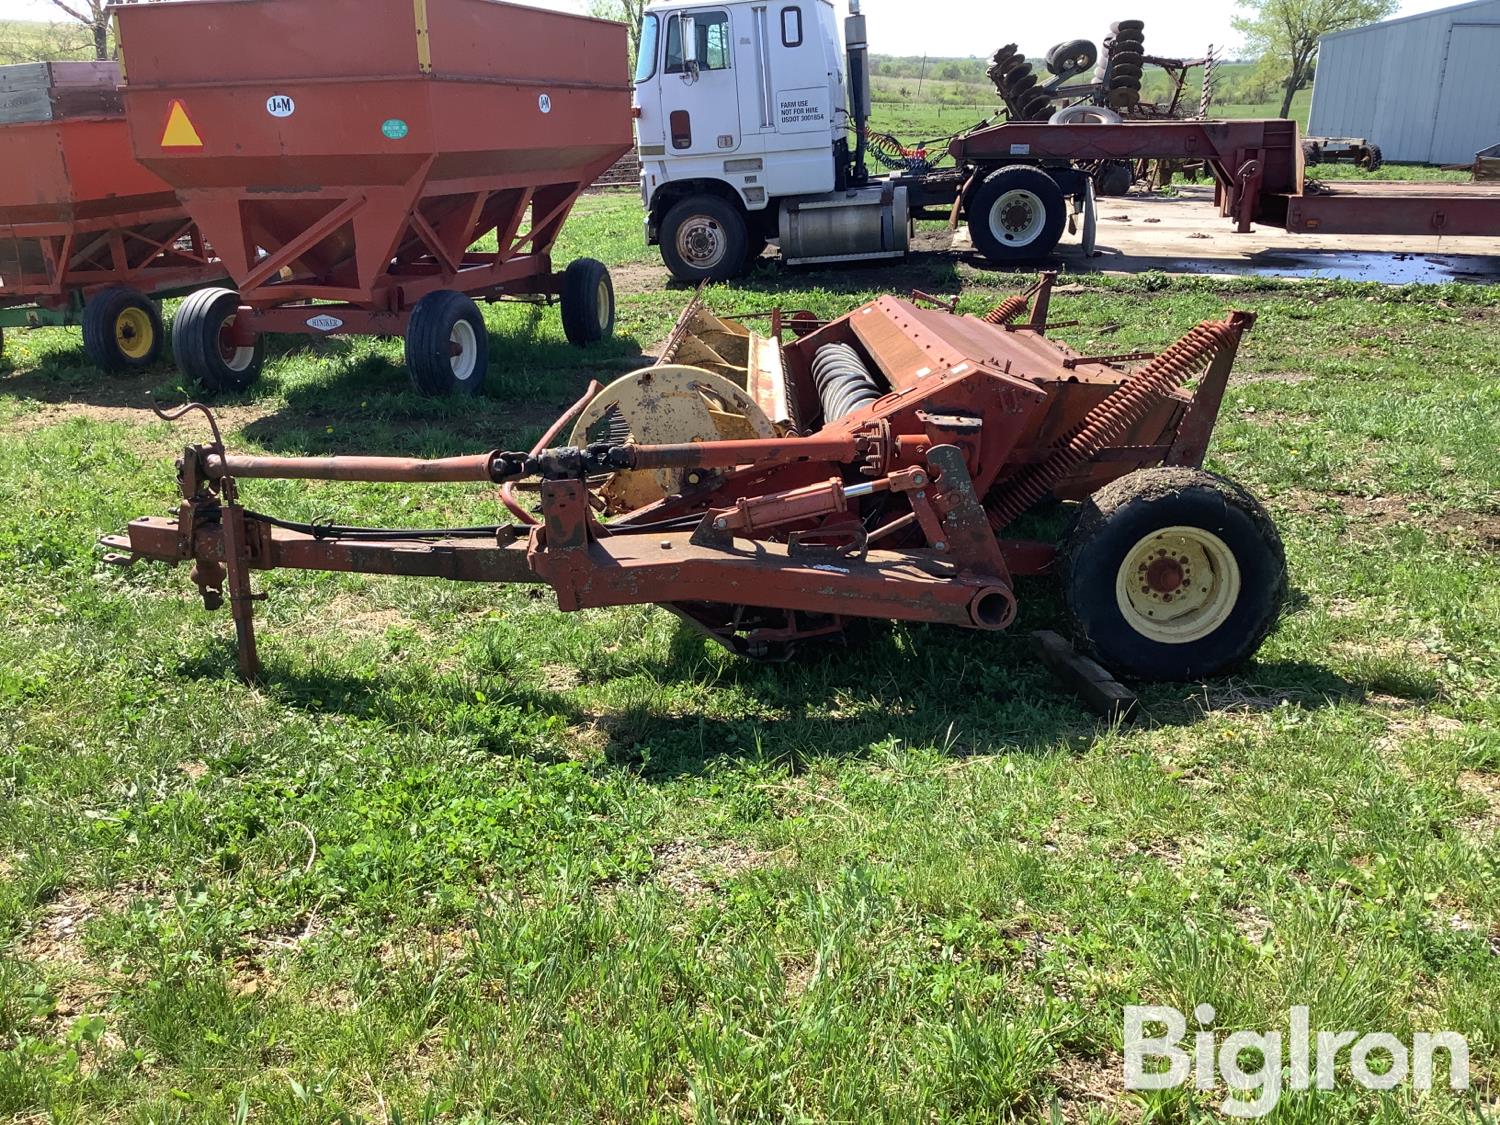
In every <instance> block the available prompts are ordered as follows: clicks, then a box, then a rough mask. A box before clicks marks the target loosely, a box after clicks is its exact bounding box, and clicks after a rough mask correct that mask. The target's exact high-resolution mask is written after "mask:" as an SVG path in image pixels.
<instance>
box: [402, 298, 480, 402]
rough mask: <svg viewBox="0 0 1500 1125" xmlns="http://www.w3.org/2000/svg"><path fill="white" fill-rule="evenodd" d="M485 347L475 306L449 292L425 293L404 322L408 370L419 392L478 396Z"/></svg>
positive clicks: (478, 313) (476, 306)
mask: <svg viewBox="0 0 1500 1125" xmlns="http://www.w3.org/2000/svg"><path fill="white" fill-rule="evenodd" d="M489 347H490V337H489V332H488V331H487V330H486V328H485V326H484V317H483V316H482V315H481V314H480V312H479V306H478V305H476V304H475V303H474V302H473V301H472V300H470V299H469V298H468V297H466V296H464V295H463V294H462V293H457V292H454V291H453V290H451V289H439V290H437V291H436V292H434V293H429V294H427V295H426V296H425V297H423V298H422V299H421V300H420V301H418V302H417V303H416V305H415V306H414V307H413V308H412V310H411V318H410V319H409V320H408V321H407V322H406V372H407V374H408V375H410V376H411V383H412V386H413V387H414V388H415V389H416V391H417V393H418V394H424V395H477V394H478V393H479V392H480V390H481V389H482V388H483V387H484V376H485V371H486V369H487V368H488V367H489Z"/></svg>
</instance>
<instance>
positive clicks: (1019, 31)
mask: <svg viewBox="0 0 1500 1125" xmlns="http://www.w3.org/2000/svg"><path fill="white" fill-rule="evenodd" d="M532 2H534V3H536V4H537V6H539V7H544V8H561V9H564V10H571V11H582V10H583V9H584V8H585V7H586V0H532ZM834 2H835V7H836V8H837V10H838V12H839V14H840V15H843V14H844V11H845V9H846V6H847V0H834ZM1452 3H1453V0H1402V3H1401V7H1400V11H1399V13H1398V14H1399V15H1403V16H1407V15H1414V14H1416V13H1418V12H1430V11H1432V10H1433V9H1435V8H1446V7H1449V6H1451V4H1452ZM863 7H864V12H865V15H866V17H868V21H869V35H870V49H871V50H872V51H875V52H876V53H878V54H888V55H913V54H922V53H924V52H925V53H927V54H930V55H937V56H942V55H957V56H963V55H988V54H989V53H990V52H992V51H993V50H994V49H995V48H996V47H999V46H1000V45H1001V44H1002V43H1006V42H1015V43H1019V44H1020V46H1021V49H1022V50H1023V51H1025V52H1026V53H1027V54H1030V55H1040V54H1042V53H1043V52H1045V51H1046V50H1047V49H1048V48H1049V47H1051V46H1052V45H1053V44H1054V43H1057V42H1060V41H1061V40H1064V39H1077V38H1084V39H1092V40H1094V41H1095V42H1098V41H1099V40H1100V39H1101V38H1103V36H1104V34H1105V33H1106V32H1107V31H1108V29H1109V24H1110V21H1111V20H1117V19H1124V18H1134V19H1139V20H1144V21H1145V24H1146V45H1147V48H1148V49H1149V50H1150V51H1151V52H1152V53H1153V54H1161V55H1166V56H1177V57H1191V56H1197V55H1201V54H1203V52H1204V51H1205V50H1206V49H1207V47H1208V45H1209V44H1210V43H1213V44H1215V45H1217V46H1221V47H1223V46H1227V47H1228V48H1229V50H1228V51H1227V52H1221V54H1228V55H1229V56H1230V57H1233V55H1234V52H1235V49H1236V48H1237V47H1238V46H1239V45H1240V39H1239V37H1238V36H1237V35H1235V34H1234V31H1233V30H1232V28H1231V27H1230V21H1231V20H1232V19H1233V17H1234V15H1235V13H1236V11H1238V10H1239V9H1238V7H1237V6H1236V5H1235V4H1233V3H1230V2H1228V0H1196V2H1191V3H1183V2H1182V0H1067V2H1066V3H1060V2H1059V3H1051V4H1014V5H1011V4H1005V5H1001V4H997V3H995V2H994V0H920V2H915V0H864V2H863ZM56 12H57V9H56V8H54V7H53V6H52V4H51V3H49V0H0V19H51V18H55V14H56ZM49 13H50V14H49Z"/></svg>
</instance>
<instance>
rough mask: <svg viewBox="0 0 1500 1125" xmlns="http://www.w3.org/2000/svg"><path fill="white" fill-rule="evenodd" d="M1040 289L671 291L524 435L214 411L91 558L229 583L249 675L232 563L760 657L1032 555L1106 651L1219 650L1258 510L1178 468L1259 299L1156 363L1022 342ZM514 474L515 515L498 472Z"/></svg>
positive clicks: (976, 600)
mask: <svg viewBox="0 0 1500 1125" xmlns="http://www.w3.org/2000/svg"><path fill="white" fill-rule="evenodd" d="M1051 284H1052V277H1051V275H1047V276H1044V277H1043V278H1042V280H1041V281H1040V282H1039V283H1038V285H1037V286H1035V287H1034V289H1033V290H1032V291H1030V292H1029V293H1028V294H1026V295H1018V296H1014V297H1010V298H1007V299H1006V300H1005V301H1004V302H1002V303H1001V304H1000V305H999V306H997V307H996V308H995V309H993V310H992V311H991V312H990V313H989V314H988V315H986V316H984V317H982V318H981V317H974V316H961V315H956V314H955V313H954V312H953V311H951V310H952V306H951V305H949V304H944V305H943V306H942V307H926V306H925V305H924V303H923V302H924V301H930V300H931V299H930V298H923V297H922V295H919V294H913V298H912V299H910V300H908V299H900V298H896V297H880V298H878V299H876V300H874V301H871V302H870V303H869V304H866V305H863V306H861V307H860V308H858V309H856V310H854V311H853V312H852V313H850V314H848V315H847V316H843V317H840V318H839V319H837V320H834V321H832V322H829V323H826V324H819V323H817V322H816V321H811V320H809V319H808V318H807V317H805V316H798V317H797V318H795V319H792V320H790V321H785V322H784V321H783V318H782V317H781V314H780V313H779V312H774V313H772V314H771V321H770V331H769V334H768V335H764V336H762V335H757V334H755V333H752V332H750V331H749V330H748V329H746V328H745V327H744V325H743V324H741V323H739V322H738V321H733V320H727V319H722V318H719V317H715V316H714V315H713V314H711V313H709V312H708V311H707V310H705V309H704V308H702V307H701V305H699V304H698V303H697V302H696V301H695V302H694V303H693V304H692V305H690V306H689V308H688V310H687V311H686V313H685V314H684V316H683V318H682V319H681V320H680V321H679V323H678V327H677V329H676V330H675V331H674V332H673V334H672V336H671V337H670V338H669V341H668V344H667V347H666V348H665V350H664V352H663V355H662V357H661V361H660V362H658V364H657V365H655V366H653V367H649V368H645V369H642V370H640V371H637V372H635V373H634V374H631V375H627V376H625V377H624V378H622V379H620V380H618V381H617V382H615V383H613V384H611V385H610V386H609V387H607V388H604V389H602V390H601V389H600V388H599V387H598V386H597V385H594V386H591V387H590V388H589V390H588V392H587V394H586V395H585V397H584V398H583V399H582V400H581V401H580V402H579V403H578V404H576V405H575V406H574V407H573V408H572V409H571V410H570V411H569V412H568V413H566V414H565V415H564V416H563V417H562V418H560V419H559V420H558V421H557V423H555V424H554V425H553V427H552V428H551V429H550V430H549V431H548V433H546V434H545V435H544V436H543V437H542V439H541V440H540V441H539V442H538V443H537V445H536V447H535V448H534V449H532V450H531V451H530V452H527V453H519V452H501V451H494V452H489V453H481V454H477V455H474V456H463V457H453V458H445V459H441V460H415V459H405V458H393V457H322V458H317V457H315V458H295V457H285V458H284V457H261V456H241V455H237V454H232V453H229V452H228V451H227V450H226V449H225V447H224V444H223V442H222V441H221V440H220V438H219V435H218V430H217V427H216V426H215V427H213V440H212V441H211V442H209V443H207V444H202V445H192V446H189V447H188V448H187V450H186V451H185V452H184V454H183V456H182V459H181V461H180V462H179V464H178V479H179V484H180V490H181V502H180V504H179V506H178V509H177V511H176V514H175V515H174V516H171V517H167V518H156V517H147V518H144V519H138V520H135V521H134V522H132V523H131V524H130V527H129V529H128V531H127V532H126V533H125V534H123V535H114V536H107V537H106V538H105V539H104V540H103V543H104V545H105V547H106V548H107V549H108V550H109V552H110V554H109V558H110V561H112V562H118V563H133V562H135V561H137V560H142V559H148V560H154V561H159V562H167V563H177V562H187V563H191V564H192V565H193V570H192V578H193V580H194V581H195V582H196V583H197V585H198V587H199V590H200V592H201V593H202V596H203V600H204V604H205V605H206V606H208V607H209V608H218V607H220V606H222V605H223V604H224V603H225V602H226V601H227V602H228V604H229V607H230V611H231V614H232V616H233V618H234V622H235V625H236V628H237V632H238V638H239V670H240V673H241V675H243V676H245V677H246V678H253V677H254V676H256V675H257V674H258V671H259V660H258V656H257V652H256V642H255V632H254V624H253V609H254V604H255V601H256V600H257V599H258V598H259V597H261V596H262V595H259V594H257V593H256V592H255V591H254V589H253V585H252V575H253V574H254V573H255V572H256V571H259V570H270V569H275V568H291V569H301V570H327V571H345V572H353V573H359V574H399V575H413V576H415V575H420V576H429V577H438V578H448V579H452V580H455V581H467V582H531V583H543V584H545V585H548V586H551V587H552V589H553V590H554V591H555V593H556V596H557V602H558V606H559V607H560V608H561V609H563V610H578V609H586V608H595V607H602V606H619V605H634V604H640V603H657V604H660V605H663V606H665V607H666V608H668V609H670V610H672V611H673V612H674V613H676V614H678V615H680V616H681V617H682V618H684V619H685V620H687V621H688V622H690V623H692V624H693V625H695V626H697V627H698V628H700V629H701V630H703V631H704V632H706V633H707V634H708V635H709V636H711V637H713V638H714V639H715V640H718V641H720V642H722V643H723V644H724V645H726V646H727V647H729V648H730V649H731V650H733V651H734V652H737V653H740V654H743V655H746V656H750V657H758V658H768V659H774V658H781V657H785V656H787V655H789V654H790V653H791V651H792V650H793V649H794V648H795V647H796V646H797V645H798V644H799V643H801V642H804V641H810V640H813V639H816V638H828V637H833V636H837V635H839V634H841V633H842V632H843V631H844V629H845V627H846V625H848V623H849V622H850V620H851V619H854V618H875V619H884V620H900V621H923V622H934V623H939V624H944V625H953V626H957V627H959V628H965V629H979V630H999V629H1004V628H1005V627H1006V626H1008V625H1009V624H1010V623H1011V621H1012V620H1013V618H1014V617H1015V613H1016V593H1015V589H1014V586H1013V582H1014V579H1015V578H1016V577H1017V576H1027V575H1030V576H1040V575H1051V576H1053V577H1054V578H1055V579H1056V580H1057V581H1058V582H1059V584H1060V586H1061V592H1062V600H1063V604H1064V606H1065V607H1066V613H1067V617H1068V621H1069V624H1070V625H1071V627H1072V632H1073V634H1074V637H1075V639H1076V642H1077V643H1078V645H1079V646H1080V647H1081V648H1082V649H1084V650H1085V651H1087V652H1088V653H1089V654H1090V655H1091V656H1093V657H1094V658H1096V659H1097V660H1098V661H1099V662H1100V663H1102V664H1104V665H1105V666H1106V667H1108V668H1110V669H1112V670H1114V671H1116V672H1118V673H1123V674H1126V675H1130V676H1134V677H1139V678H1143V679H1190V678H1197V677H1204V676H1210V675H1213V674H1215V673H1217V672H1220V671H1223V670H1225V669H1228V668H1231V667H1233V666H1235V665H1236V664H1238V663H1240V662H1242V661H1244V660H1246V659H1247V658H1249V657H1250V656H1251V655H1252V654H1253V653H1254V652H1255V651H1256V649H1257V648H1258V647H1259V645H1260V643H1261V641H1262V640H1263V639H1264V638H1265V636H1266V634H1267V633H1268V632H1269V630H1270V629H1271V628H1272V626H1273V625H1274V623H1275V621H1276V618H1277V616H1278V613H1279V611H1280V607H1281V603H1282V599H1283V594H1284V592H1285V588H1286V565H1285V560H1284V557H1283V553H1282V547H1281V541H1280V539H1279V537H1278V535H1277V532H1276V529H1275V527H1274V526H1273V525H1272V523H1271V521H1270V519H1269V518H1268V517H1267V516H1266V514H1265V512H1264V511H1263V510H1262V509H1261V507H1260V505H1259V504H1258V503H1257V502H1256V501H1255V500H1254V499H1252V498H1251V497H1250V496H1249V494H1247V493H1246V492H1245V491H1244V490H1243V489H1242V488H1240V487H1238V486H1237V485H1235V484H1233V483H1231V482H1230V481H1228V480H1225V479H1224V478H1222V477H1219V476H1215V475H1213V474H1212V473H1208V472H1204V471H1203V469H1202V467H1201V466H1202V463H1203V456H1204V451H1205V449H1206V448H1207V445H1208V441H1209V436H1210V434H1211V433H1212V430H1213V426H1214V422H1215V419H1216V417H1217V415H1218V411H1219V404H1220V401H1221V399H1222V396H1223V394H1224V388H1225V384H1226V381H1227V380H1228V378H1229V372H1230V368H1231V366H1232V365H1233V362H1234V358H1235V353H1236V350H1237V349H1238V346H1239V342H1240V337H1241V335H1242V333H1244V331H1245V330H1246V329H1247V328H1249V326H1250V324H1251V323H1252V319H1253V318H1252V317H1251V316H1250V315H1249V314H1247V313H1232V314H1231V315H1229V316H1228V317H1226V318H1225V319H1223V320H1216V321H1208V322H1205V323H1203V324H1200V325H1198V326H1197V327H1196V328H1194V329H1193V330H1192V331H1191V332H1189V333H1188V334H1187V335H1186V336H1184V337H1183V338H1182V339H1180V340H1178V341H1177V342H1176V343H1174V344H1172V345H1171V346H1170V347H1168V348H1167V349H1166V350H1165V351H1163V352H1161V353H1160V354H1157V355H1149V354H1141V353H1136V354H1132V355H1126V356H1084V355H1079V354H1077V353H1076V352H1074V351H1072V350H1070V349H1068V348H1067V347H1064V346H1062V345H1060V344H1058V343H1056V342H1054V341H1052V340H1050V339H1049V338H1048V337H1047V336H1046V330H1047V307H1048V299H1049V295H1050V291H1051ZM786 325H790V327H792V328H794V329H795V330H796V331H795V332H794V333H792V334H790V335H787V334H786V333H784V331H783V329H784V326H786ZM1136 361H1139V366H1137V367H1136V368H1135V369H1134V370H1133V371H1128V372H1127V371H1126V370H1125V369H1124V367H1123V366H1122V365H1123V364H1124V363H1126V362H1136ZM1189 383H1193V386H1192V387H1191V388H1189V386H1188V384H1189ZM195 407H196V409H199V410H203V411H204V413H206V414H208V417H209V420H210V422H212V414H211V413H209V412H208V411H207V408H205V407H197V406H196V404H192V405H190V406H188V407H184V408H183V410H182V411H179V412H178V414H177V415H174V417H180V416H181V415H182V414H185V413H187V412H188V411H190V410H192V409H194V408H195ZM569 426H571V427H572V430H571V435H570V437H569V438H568V439H566V440H567V441H568V443H569V444H565V445H559V444H556V443H557V442H558V440H559V437H560V435H561V434H562V433H563V431H564V430H565V428H567V427H569ZM264 478H270V479H299V480H330V481H366V482H400V483H403V484H409V483H416V482H435V481H472V482H485V483H493V484H498V485H501V486H502V487H501V488H500V490H499V495H498V497H497V501H498V502H499V503H500V504H503V505H504V506H505V507H506V508H507V509H509V513H510V518H508V519H507V520H506V522H504V523H497V524H494V525H490V526H478V527H465V528H455V529H448V530H433V529H412V530H393V529H379V528H368V527H355V526H335V525H331V524H304V523H297V522H294V521H290V520H284V519H278V518H275V517H273V516H269V515H263V514H261V513H259V512H257V511H255V510H254V509H253V508H251V507H249V506H248V505H249V503H250V501H249V500H248V493H249V492H250V491H251V488H252V486H251V485H250V483H249V482H251V481H253V480H255V479H264ZM526 478H532V479H535V480H537V481H539V484H538V485H537V496H538V499H539V513H537V514H533V512H532V511H531V510H529V509H528V508H527V507H526V506H525V505H523V504H522V503H521V502H520V501H519V500H518V499H517V498H516V496H515V495H514V494H513V491H512V489H513V486H514V484H515V483H516V482H518V481H521V480H523V479H526ZM1052 499H1057V500H1063V501H1080V502H1081V503H1080V504H1079V507H1078V517H1077V519H1076V520H1075V521H1074V525H1073V527H1072V530H1071V531H1070V532H1068V533H1067V535H1066V536H1065V537H1064V539H1063V541H1062V542H1060V543H1057V542H1051V541H1046V540H1041V539H1031V538H1025V537H1022V536H1021V535H1020V534H1018V529H1017V527H1016V521H1017V520H1018V519H1020V517H1022V516H1023V515H1025V514H1026V513H1027V512H1028V511H1030V510H1031V509H1032V508H1033V507H1035V506H1036V505H1038V504H1040V503H1042V502H1044V501H1049V500H1052Z"/></svg>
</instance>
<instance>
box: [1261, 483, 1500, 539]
mask: <svg viewBox="0 0 1500 1125" xmlns="http://www.w3.org/2000/svg"><path fill="white" fill-rule="evenodd" d="M1415 499H1417V498H1415V497H1411V496H1402V495H1397V496H1350V495H1347V494H1343V493H1336V492H1306V491H1303V490H1301V489H1295V488H1294V489H1289V490H1287V491H1286V492H1283V493H1281V494H1279V495H1278V496H1276V497H1275V501H1274V502H1275V504H1276V506H1277V507H1278V508H1282V509H1285V510H1287V511H1289V512H1291V513H1293V514H1295V515H1301V516H1321V515H1327V514H1328V511H1329V507H1330V505H1331V506H1332V507H1333V508H1334V509H1336V510H1337V511H1338V512H1339V514H1341V515H1343V516H1344V517H1345V518H1346V519H1348V520H1349V521H1350V522H1353V523H1361V524H1366V525H1368V526H1371V527H1376V528H1384V527H1393V526H1398V525H1400V524H1410V525H1412V526H1416V527H1421V528H1425V529H1426V530H1428V531H1436V532H1439V533H1442V534H1447V535H1452V536H1454V537H1455V538H1463V539H1468V540H1471V541H1475V542H1478V543H1479V544H1480V545H1482V546H1485V547H1487V548H1489V549H1491V550H1494V549H1500V512H1477V511H1473V510H1472V509H1467V508H1454V509H1450V510H1449V511H1446V512H1424V511H1419V510H1416V509H1415V508H1413V506H1412V504H1413V501H1414V500H1415Z"/></svg>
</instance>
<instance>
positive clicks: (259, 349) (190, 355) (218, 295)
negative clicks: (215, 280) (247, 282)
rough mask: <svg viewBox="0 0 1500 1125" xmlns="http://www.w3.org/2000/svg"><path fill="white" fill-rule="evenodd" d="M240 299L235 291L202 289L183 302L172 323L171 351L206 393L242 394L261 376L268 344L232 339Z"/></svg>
mask: <svg viewBox="0 0 1500 1125" xmlns="http://www.w3.org/2000/svg"><path fill="white" fill-rule="evenodd" d="M239 311H240V295H239V294H238V293H236V292H235V291H234V290H233V289H199V290H197V291H196V292H194V293H191V294H189V295H188V297H187V298H186V299H185V300H184V301H183V302H182V304H181V305H180V306H178V309H177V315H176V316H175V317H173V319H172V351H173V353H174V354H175V355H176V357H177V366H178V368H179V369H180V370H181V371H182V373H183V374H184V375H185V376H187V378H188V380H189V381H190V382H194V383H197V384H198V385H199V386H201V387H202V388H203V389H204V390H205V391H208V392H209V393H211V394H217V393H219V392H222V391H243V390H244V389H245V388H246V387H248V386H249V385H250V384H251V383H253V382H255V380H256V378H257V376H259V375H260V369H261V365H262V364H263V363H264V362H265V358H266V341H265V337H264V336H260V335H257V336H256V337H255V342H254V343H253V344H248V345H243V344H236V343H234V341H233V340H232V338H231V331H232V329H233V328H234V322H235V318H236V317H237V316H239Z"/></svg>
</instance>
